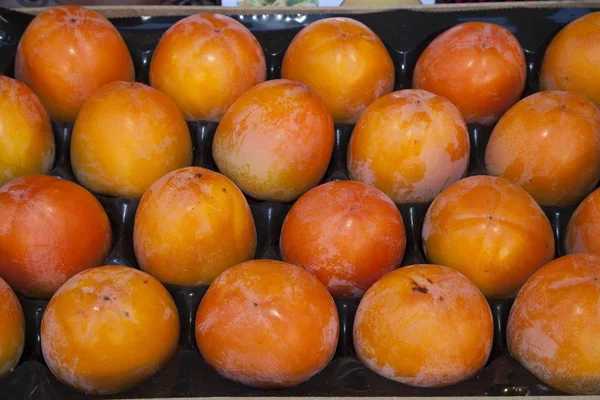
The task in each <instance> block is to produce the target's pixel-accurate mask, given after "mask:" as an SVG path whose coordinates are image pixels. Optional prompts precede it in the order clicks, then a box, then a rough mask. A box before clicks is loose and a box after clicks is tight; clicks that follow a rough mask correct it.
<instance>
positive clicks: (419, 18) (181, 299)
mask: <svg viewBox="0 0 600 400" xmlns="http://www.w3.org/2000/svg"><path fill="white" fill-rule="evenodd" d="M597 10H600V4H598V7H597V8H596V9H591V8H537V7H536V8H505V9H497V10H481V9H474V10H472V11H469V10H463V11H445V12H440V11H424V10H419V11H409V10H394V11H385V12H377V13H370V14H353V15H350V17H351V18H355V19H357V20H359V21H361V22H363V23H365V24H366V25H368V26H369V27H371V29H373V30H374V31H375V32H376V33H377V34H378V35H379V36H380V38H381V39H382V40H383V41H384V42H385V44H386V46H387V47H388V50H389V52H390V54H391V56H392V58H393V60H394V63H395V67H396V89H404V88H409V87H410V82H411V78H412V72H413V68H414V65H415V63H416V61H417V58H418V56H419V54H420V53H421V51H422V50H423V49H424V48H425V46H427V44H428V43H430V42H431V40H433V38H435V37H436V36H437V35H438V34H439V33H441V32H442V31H444V30H445V29H447V28H449V27H451V26H454V25H456V24H458V23H461V22H465V21H473V20H480V21H488V22H494V23H497V24H500V25H503V26H504V27H506V28H508V29H509V30H510V31H511V32H513V33H514V34H515V35H516V36H517V38H518V39H519V41H520V42H521V45H522V46H523V48H524V50H525V56H526V59H527V70H528V74H527V85H526V89H525V93H524V96H526V95H528V94H531V93H534V92H537V91H539V87H538V71H539V67H540V62H541V59H542V56H543V52H544V50H545V48H546V46H547V45H548V43H549V41H550V40H551V39H552V37H553V36H554V34H556V32H558V30H559V29H560V28H561V27H562V26H564V25H565V24H566V23H568V22H570V21H572V20H574V19H576V18H578V17H580V16H582V15H585V14H587V13H589V12H592V11H597ZM223 12H226V9H224V10H223ZM182 14H183V13H182ZM342 14H343V11H340V12H339V14H335V15H342ZM333 15H334V14H280V15H276V14H264V15H263V14H255V15H252V14H246V15H235V16H234V17H235V18H236V19H238V20H239V21H241V22H242V23H244V24H245V25H246V26H247V27H248V28H250V30H251V31H252V32H253V33H254V34H255V35H256V37H257V38H258V40H259V41H260V43H261V45H262V47H263V49H264V51H265V55H266V58H267V67H268V78H269V79H274V78H278V77H279V76H280V69H281V61H282V59H283V54H284V52H285V49H286V47H287V46H288V44H289V43H290V41H291V39H292V38H293V37H294V35H295V34H296V33H297V32H298V31H299V30H300V29H301V28H302V27H303V26H305V25H307V24H308V23H310V22H313V21H315V20H318V19H322V18H325V17H330V16H333ZM180 18H182V17H151V18H120V19H113V20H112V21H113V23H114V24H115V25H116V27H117V28H118V30H119V31H120V32H121V34H122V35H123V37H124V39H125V41H126V42H127V44H128V46H129V48H130V51H131V54H132V56H133V59H134V62H135V66H136V78H137V80H138V81H141V82H144V83H148V67H149V61H150V59H151V57H152V52H153V49H154V47H155V46H156V44H157V42H158V40H159V39H160V37H161V35H162V34H163V32H164V31H165V30H166V29H167V28H168V27H169V26H170V25H172V24H173V23H174V22H176V21H177V20H179V19H180ZM31 19H32V16H31V15H28V14H22V13H19V12H16V11H14V10H8V9H3V8H0V73H3V74H6V75H9V76H12V75H13V66H14V56H15V52H16V48H17V44H18V41H19V38H20V37H21V35H22V33H23V31H24V29H25V27H26V26H27V24H28V23H29V22H30V21H31ZM316 73H318V72H316ZM216 126H217V124H215V123H207V122H202V121H198V122H192V123H189V128H190V134H191V135H192V138H193V143H194V165H198V166H202V167H206V168H210V169H213V170H215V169H216V167H215V164H214V162H213V159H212V155H211V146H212V138H213V135H214V132H215V129H216ZM352 128H353V127H352V126H351V125H336V135H335V148H334V152H333V157H332V160H331V164H330V166H329V169H328V171H327V174H326V176H325V179H324V181H332V180H337V179H348V172H347V169H346V150H347V146H348V141H349V138H350V135H351V133H352ZM54 129H55V134H56V140H57V158H56V165H55V167H54V170H53V171H52V174H53V175H56V176H60V177H62V178H66V179H69V180H73V181H74V180H75V178H74V176H73V173H72V170H71V166H70V160H69V143H70V135H71V126H69V125H54ZM491 130H492V127H485V126H481V125H476V124H474V125H470V126H469V134H470V138H471V160H470V167H469V172H468V175H479V174H483V173H485V170H484V163H483V154H484V150H485V145H486V143H487V140H488V138H489V135H490V133H491ZM97 197H98V198H99V199H100V201H101V202H102V204H103V206H104V208H105V209H106V211H107V213H108V215H109V217H110V219H111V223H112V226H113V232H114V235H113V250H112V252H111V254H110V256H109V258H108V259H107V260H106V262H107V264H124V265H129V266H136V261H135V257H134V255H133V246H132V235H133V221H134V215H135V210H136V206H137V200H134V199H127V198H109V197H104V196H97ZM248 200H249V203H250V207H251V209H252V213H253V215H254V219H255V222H256V228H257V233H258V251H257V254H256V258H272V259H280V254H279V249H278V242H279V234H280V231H281V225H282V223H283V220H284V218H285V216H286V214H287V212H288V211H289V209H290V206H291V204H282V203H274V202H258V201H256V200H254V199H248ZM428 206H429V204H406V205H400V206H399V208H400V211H401V212H402V216H403V218H404V223H405V226H406V232H407V251H406V256H405V258H404V261H403V263H402V264H403V265H410V264H415V263H422V262H425V259H424V256H423V251H422V247H421V240H420V238H421V228H422V223H423V219H424V216H425V212H426V211H427V208H428ZM544 210H545V212H546V214H547V215H548V218H549V219H550V222H551V223H552V227H553V229H554V234H555V237H556V244H557V246H556V248H557V256H560V255H563V254H564V244H563V234H564V230H565V228H566V224H567V223H568V220H569V218H570V216H571V214H572V212H573V210H574V208H556V207H545V208H544ZM168 289H169V291H170V293H171V294H172V296H173V298H174V300H175V302H176V304H177V307H178V309H179V314H180V317H181V340H180V347H179V350H178V352H177V355H176V356H175V357H174V359H173V360H171V362H169V364H168V365H167V366H166V367H165V368H164V369H162V370H161V371H159V372H158V373H157V374H156V375H155V376H154V377H153V378H151V379H149V380H148V381H146V382H144V383H142V384H141V385H139V386H138V387H136V388H134V389H132V390H130V391H127V392H124V393H120V394H118V395H116V396H107V397H108V398H111V397H118V398H140V397H144V398H147V397H202V396H483V395H489V396H494V395H496V396H498V395H501V396H507V395H556V394H559V393H558V392H556V391H554V390H553V389H551V388H549V387H548V386H546V385H544V384H542V383H541V382H540V381H539V380H537V379H536V378H535V377H534V376H533V375H531V374H530V373H529V372H527V371H526V370H525V369H524V368H523V367H522V366H520V365H519V364H518V363H517V362H516V361H515V360H514V359H512V358H511V357H510V356H509V354H508V351H507V347H506V339H505V328H506V321H507V317H508V312H509V310H510V306H511V303H512V302H511V301H508V300H507V301H492V302H490V305H491V308H492V312H493V314H494V323H495V338H494V346H493V350H492V355H491V357H490V360H489V362H488V364H487V365H486V367H485V368H484V369H482V370H481V371H480V372H479V373H478V374H477V375H476V376H475V377H473V378H472V379H470V380H468V381H466V382H463V383H461V384H459V385H456V386H450V387H446V388H438V389H417V388H412V387H409V386H406V385H402V384H400V383H396V382H393V381H391V380H387V379H385V378H382V377H380V376H378V375H377V374H375V373H374V372H371V371H370V370H368V369H367V368H366V367H365V366H364V365H363V364H362V363H361V362H360V361H358V359H357V358H356V355H355V351H354V348H353V344H352V324H353V320H354V314H355V311H356V308H357V306H358V303H359V299H337V300H336V304H337V306H338V310H339V314H340V329H341V331H340V339H339V344H338V348H337V353H336V355H335V358H334V359H333V361H332V362H331V364H330V365H329V366H328V367H327V368H326V369H325V370H323V371H322V372H321V373H320V374H318V375H317V376H315V377H313V378H312V379H311V380H309V381H308V382H305V383H303V384H301V385H299V386H297V387H294V388H289V389H284V390H258V389H251V388H247V387H245V386H243V385H241V384H237V383H235V382H231V381H228V380H226V379H224V378H222V377H220V376H219V375H218V374H217V373H216V372H215V371H213V370H212V369H211V368H210V367H209V366H208V365H207V364H206V363H205V362H204V361H203V360H202V358H201V356H200V353H199V352H198V349H197V347H196V342H195V339H194V328H193V326H194V317H195V314H196V310H197V307H198V304H199V303H200V300H201V298H202V296H203V295H204V293H205V291H206V289H207V287H206V286H201V287H177V286H168ZM20 300H21V303H22V305H23V309H24V311H25V315H26V320H27V334H26V345H25V351H24V354H23V356H22V359H21V361H20V363H19V365H18V366H17V367H16V368H15V369H14V371H12V372H11V373H9V374H8V375H7V376H6V377H4V378H2V379H0V398H3V399H4V398H6V399H15V400H18V399H66V398H72V399H84V398H88V397H89V396H86V395H85V394H82V393H79V392H76V391H75V390H73V389H70V388H68V387H66V386H65V385H63V384H61V383H60V382H58V381H57V379H56V378H54V376H53V375H52V374H51V373H50V371H49V370H48V368H47V367H46V366H45V364H44V360H43V358H42V356H41V350H40V336H39V328H40V321H41V318H42V315H43V312H44V308H45V306H46V304H47V302H46V301H41V300H32V299H29V298H25V297H22V296H21V297H20ZM307 351H310V349H307Z"/></svg>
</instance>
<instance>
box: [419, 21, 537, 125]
mask: <svg viewBox="0 0 600 400" xmlns="http://www.w3.org/2000/svg"><path fill="white" fill-rule="evenodd" d="M526 76H527V70H526V64H525V54H524V52H523V49H522V48H521V44H520V43H519V41H518V39H517V38H516V37H515V36H514V35H513V34H512V33H511V32H510V31H508V30H507V29H506V28H504V27H502V26H500V25H496V24H492V23H488V22H465V23H462V24H459V25H457V26H454V27H452V28H450V29H448V30H447V31H445V32H444V33H442V34H441V35H439V36H438V37H437V38H436V39H435V40H434V41H433V42H431V44H430V45H429V46H427V48H426V49H425V51H424V52H423V53H422V54H421V56H420V57H419V60H418V61H417V64H416V66H415V71H414V75H413V88H415V89H423V90H427V91H429V92H432V93H435V94H437V95H440V96H442V97H445V98H447V99H448V100H450V101H451V102H452V103H453V104H454V105H455V106H456V107H458V109H459V110H460V111H461V113H462V114H463V116H464V118H465V120H466V122H467V123H468V124H472V123H479V124H483V125H492V124H493V123H495V122H496V121H498V119H499V118H500V117H501V116H502V114H504V112H505V111H506V110H508V109H509V108H510V107H511V106H512V105H513V104H515V103H516V102H517V101H518V100H519V98H520V97H521V94H522V93H523V90H524V89H525V79H526Z"/></svg>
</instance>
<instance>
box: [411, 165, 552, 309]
mask: <svg viewBox="0 0 600 400" xmlns="http://www.w3.org/2000/svg"><path fill="white" fill-rule="evenodd" d="M422 238H423V246H424V249H425V254H426V256H427V260H428V261H429V262H431V263H433V264H440V265H445V266H447V267H450V268H453V269H456V270H458V271H459V272H461V273H463V274H465V275H466V276H467V277H468V278H469V279H471V281H473V283H475V284H476V285H477V286H478V287H479V289H480V290H481V291H482V292H483V294H484V295H485V296H486V297H488V298H492V299H496V298H506V297H511V296H513V295H515V294H516V292H517V291H518V290H519V289H520V288H521V286H522V285H523V284H524V283H525V281H526V280H527V279H528V278H529V277H530V276H531V275H532V274H533V273H534V272H535V271H537V270H538V269H539V268H541V267H542V266H543V265H544V264H546V263H547V262H549V261H550V260H552V258H553V257H554V236H553V233H552V227H551V225H550V222H549V221H548V218H547V217H546V215H545V214H544V212H543V211H542V209H541V208H540V206H539V205H538V204H537V203H536V202H535V200H534V199H533V198H532V197H531V196H529V195H528V194H527V192H525V191H524V190H523V189H521V188H519V187H518V186H516V185H514V184H512V183H511V182H509V181H508V180H506V179H504V178H497V177H492V176H483V175H482V176H472V177H469V178H466V179H463V180H460V181H458V182H456V183H455V184H453V185H452V186H450V187H449V188H447V189H446V190H444V191H443V192H442V193H441V194H440V195H439V196H438V197H437V198H436V199H435V200H434V201H433V203H432V204H431V206H430V207H429V210H427V214H426V215H425V222H424V223H423V234H422Z"/></svg>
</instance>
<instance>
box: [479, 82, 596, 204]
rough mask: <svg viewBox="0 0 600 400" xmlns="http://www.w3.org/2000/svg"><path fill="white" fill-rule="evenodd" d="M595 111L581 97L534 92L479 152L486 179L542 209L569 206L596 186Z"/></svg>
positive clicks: (512, 110)
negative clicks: (514, 188) (516, 189)
mask: <svg viewBox="0 0 600 400" xmlns="http://www.w3.org/2000/svg"><path fill="white" fill-rule="evenodd" d="M598 154H600V110H598V109H597V108H596V107H595V106H594V104H593V103H592V102H591V101H589V100H587V99H586V98H585V97H584V96H582V95H578V94H575V93H568V92H555V91H547V92H539V93H536V94H533V95H531V96H528V97H527V98H525V99H523V100H521V101H520V102H518V103H517V104H515V105H514V106H513V107H512V108H511V109H510V110H509V111H508V112H507V113H506V114H505V115H504V116H503V117H502V119H501V120H500V121H499V122H498V124H497V125H496V127H495V128H494V130H493V132H492V135H491V137H490V140H489V142H488V145H487V148H486V150H485V165H486V169H487V171H488V173H489V174H490V175H495V176H501V177H503V178H507V179H508V180H510V181H512V182H513V183H515V184H517V185H519V186H521V187H522V188H523V189H525V190H526V191H527V192H528V193H529V194H530V195H531V196H532V197H533V198H534V199H535V200H536V201H537V202H538V203H539V204H541V205H544V206H571V205H575V204H577V203H578V202H580V201H581V200H582V199H583V198H584V197H585V196H587V195H588V194H589V193H590V192H591V191H592V190H594V188H595V187H596V185H597V184H598V181H600V157H598Z"/></svg>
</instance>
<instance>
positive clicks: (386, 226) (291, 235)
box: [280, 181, 406, 296]
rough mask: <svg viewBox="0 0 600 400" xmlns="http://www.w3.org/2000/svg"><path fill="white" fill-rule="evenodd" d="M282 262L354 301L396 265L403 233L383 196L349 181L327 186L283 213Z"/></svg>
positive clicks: (397, 215) (394, 211) (395, 212)
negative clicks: (301, 269)
mask: <svg viewBox="0 0 600 400" xmlns="http://www.w3.org/2000/svg"><path fill="white" fill-rule="evenodd" d="M280 247H281V254H282V257H283V260H284V261H286V262H289V263H291V264H294V265H298V266H301V267H303V268H304V269H306V270H308V271H309V272H311V273H312V274H314V275H315V276H316V277H317V278H319V280H320V281H321V282H322V283H323V284H324V285H325V286H327V288H328V289H329V292H330V293H331V294H332V295H334V296H360V295H362V294H363V293H364V292H365V290H367V289H368V288H369V287H370V286H371V285H372V284H373V283H375V281H377V280H378V279H379V278H381V277H382V276H383V275H384V274H386V273H387V272H389V271H391V270H393V269H394V268H397V267H399V266H400V263H401V262H402V258H403V257H404V251H405V250H406V233H405V231H404V224H403V221H402V216H401V215H400V212H399V211H398V209H397V208H396V206H395V205H394V203H393V202H392V201H391V200H390V198H389V197H387V196H386V195H385V194H384V193H383V192H381V191H380V190H378V189H375V188H374V187H371V186H368V185H365V184H364V183H360V182H353V181H337V182H329V183H325V184H323V185H320V186H317V187H316V188H314V189H311V190H310V191H308V192H307V193H305V194H304V195H303V196H302V197H300V199H299V200H298V201H297V202H296V203H294V205H293V206H292V209H291V210H290V212H289V213H288V214H287V217H286V218H285V221H284V223H283V228H282V230H281V240H280Z"/></svg>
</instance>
